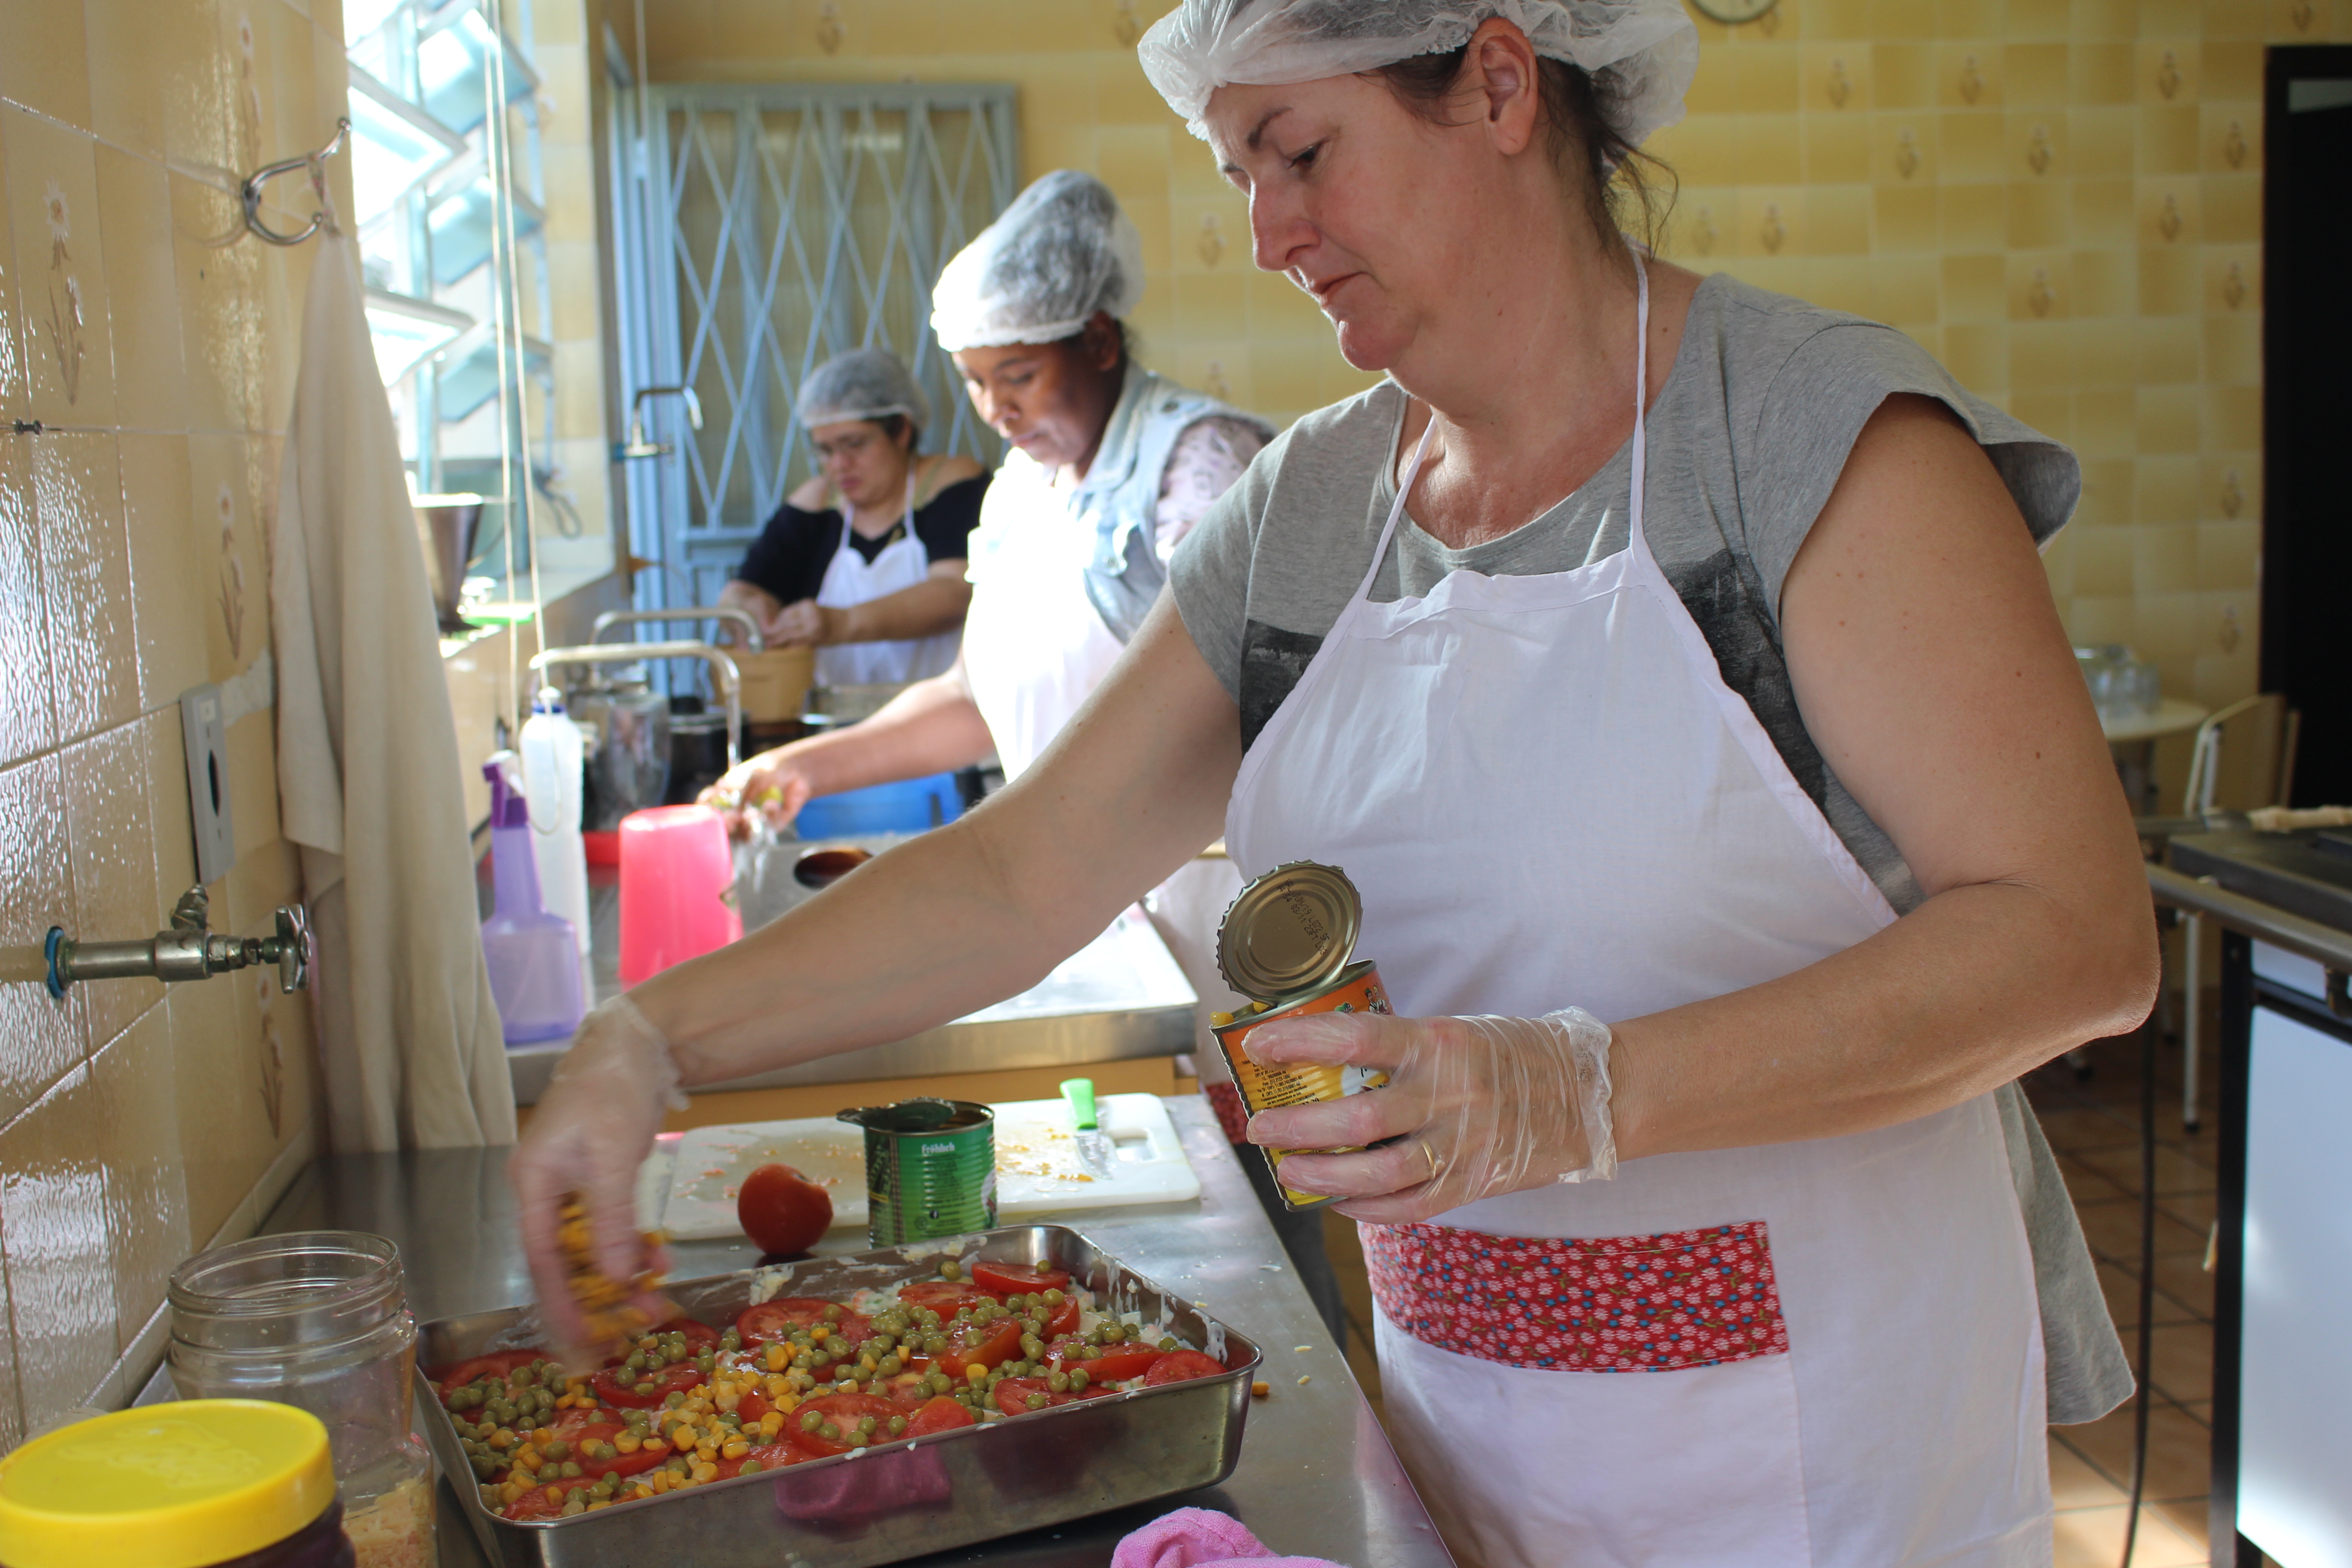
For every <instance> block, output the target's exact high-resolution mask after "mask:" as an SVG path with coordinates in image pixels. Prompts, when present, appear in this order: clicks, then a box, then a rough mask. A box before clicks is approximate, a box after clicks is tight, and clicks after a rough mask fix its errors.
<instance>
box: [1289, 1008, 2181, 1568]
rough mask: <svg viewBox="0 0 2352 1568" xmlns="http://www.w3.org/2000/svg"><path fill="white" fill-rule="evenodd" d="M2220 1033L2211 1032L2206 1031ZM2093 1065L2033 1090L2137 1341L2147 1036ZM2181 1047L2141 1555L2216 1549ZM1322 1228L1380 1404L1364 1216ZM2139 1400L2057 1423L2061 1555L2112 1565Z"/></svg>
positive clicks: (2168, 1566)
mask: <svg viewBox="0 0 2352 1568" xmlns="http://www.w3.org/2000/svg"><path fill="white" fill-rule="evenodd" d="M2208 1038H2209V1039H2210V1033H2209V1035H2208ZM2090 1056H2091V1059H2092V1072H2091V1076H2090V1077H2088V1078H2087V1079H2077V1078H2076V1077H2075V1076H2074V1072H2073V1071H2072V1070H2071V1069H2069V1068H2066V1067H2065V1066H2064V1064H2063V1063H2059V1064H2055V1065H2053V1066H2052V1067H2050V1068H2044V1069H2043V1070H2042V1072H2039V1073H2037V1074H2035V1075H2034V1076H2033V1078H2032V1079H2031V1080H2029V1082H2028V1084H2027V1089H2028V1092H2029V1094H2030V1095H2031V1097H2032V1100H2033V1103H2034V1106H2035V1108H2036V1109H2037V1110H2039V1111H2040V1112H2041V1115H2042V1127H2043V1129H2044V1130H2045V1131H2047V1132H2048V1133H2049V1135H2050V1142H2051V1146H2052V1147H2053V1149H2055V1150H2056V1151H2057V1153H2058V1161H2059V1164H2060V1166H2061V1168H2062V1169H2063V1171H2064V1173H2065V1176H2066V1185H2067V1190H2068V1191H2069V1192H2071V1193H2072V1194H2074V1208H2075V1213H2076V1214H2077V1215H2080V1216H2081V1218H2082V1222H2083V1231H2084V1235H2085V1236H2086V1237H2088V1238H2089V1240H2090V1243H2091V1250H2092V1251H2093V1253H2094V1254H2095V1255H2096V1256H2097V1258H2098V1260H2099V1279H2100V1282H2101V1284H2102V1285H2104V1286H2105V1289H2106V1297H2107V1306H2108V1310H2110V1311H2111V1312H2113V1313H2114V1314H2115V1320H2116V1327H2117V1329H2118V1330H2120V1331H2122V1333H2123V1336H2124V1348H2125V1351H2126V1353H2131V1352H2134V1350H2135V1335H2134V1333H2133V1330H2134V1329H2135V1328H2136V1327H2137V1323H2138V1321H2139V1317H2138V1308H2139V1301H2138V1279H2139V1205H2138V1194H2139V1045H2138V1042H2137V1040H2136V1039H2124V1040H2115V1041H2103V1042H2101V1043H2100V1044H2098V1045H2096V1046H2095V1047H2092V1048H2091V1052H2090ZM2179 1073H2180V1066H2179V1049H2178V1047H2173V1046H2169V1045H2168V1046H2166V1047H2163V1048H2162V1050H2161V1052H2160V1054H2159V1061H2158V1070H2157V1082H2158V1117H2157V1135H2158V1150H2157V1167H2156V1193H2157V1238H2156V1246H2157V1259H2156V1295H2155V1299H2154V1300H2155V1310H2154V1312H2153V1313H2152V1314H2151V1317H2150V1320H2149V1321H2150V1322H2151V1323H2152V1324H2153V1325H2154V1328H2155V1365H2154V1372H2153V1374H2152V1375H2151V1377H2150V1378H2149V1383H2150V1384H2151V1385H2152V1390H2153V1393H2152V1397H2153V1398H2154V1400H2155V1405H2154V1406H2153V1408H2152V1409H2151V1410H2150V1412H2149V1426H2148V1484H2147V1497H2146V1502H2145V1504H2144V1506H2143V1508H2142V1510H2141V1516H2140V1530H2139V1541H2138V1544H2137V1547H2136V1549H2135V1550H2134V1552H2133V1559H2132V1561H2133V1568H2188V1565H2189V1564H2194V1563H2204V1562H2205V1561H2206V1560H2207V1558H2206V1548H2205V1495H2206V1487H2207V1479H2206V1478H2207V1456H2208V1447H2209V1445H2210V1441H2211V1432H2210V1408H2211V1399H2212V1372H2213V1333H2212V1321H2211V1312H2212V1307H2213V1280H2212V1276H2211V1275H2210V1274H2207V1273H2206V1272H2205V1271H2204V1268H2203V1263H2204V1256H2205V1240H2206V1234H2207V1232H2208V1230H2209V1228H2210V1226H2211V1224H2212V1221H2213V1205H2214V1184H2213V1134H2212V1131H2211V1129H2212V1105H2213V1085H2212V1081H2211V1078H2212V1074H2211V1068H2210V1064H2209V1065H2208V1068H2207V1070H2206V1072H2205V1073H2203V1074H2201V1075H2200V1076H2202V1077H2204V1078H2205V1079H2207V1083H2206V1089H2205V1099H2204V1104H2205V1107H2206V1123H2205V1131H2203V1132H2202V1133H2201V1134H2200V1136H2197V1137H2194V1138H2191V1137H2188V1136H2186V1135H2184V1134H2183V1133H2182V1131H2181V1126H2180V1114H2179V1105H2180V1082H2179ZM1325 1236H1326V1237H1327V1240H1328V1245H1329V1247H1330V1250H1331V1258H1332V1261H1333V1262H1334V1264H1335V1265H1336V1266H1337V1267H1338V1269H1339V1283H1340V1289H1341V1291H1342V1293H1343V1294H1344V1295H1345V1296H1346V1298H1347V1302H1348V1327H1349V1343H1348V1361H1349V1365H1350V1366H1352V1367H1353V1368H1354V1369H1355V1373H1356V1377H1357V1380H1358V1381H1359V1382H1360V1383H1361V1384H1363V1385H1364V1392H1365V1394H1367V1395H1368V1396H1369V1397H1370V1400H1371V1403H1372V1408H1373V1409H1374V1410H1375V1411H1376V1412H1377V1411H1379V1410H1380V1409H1381V1377H1380V1369H1379V1367H1378V1366H1377V1365H1376V1364H1374V1362H1373V1359H1372V1351H1371V1339H1372V1335H1371V1317H1372V1305H1371V1291H1370V1286H1369V1284H1368V1283H1367V1281H1366V1279H1365V1276H1364V1267H1363V1253H1362V1251H1361V1250H1360V1247H1358V1245H1357V1241H1356V1227H1355V1226H1354V1225H1353V1224H1352V1223H1350V1222H1349V1221H1347V1220H1344V1219H1341V1218H1339V1216H1338V1215H1329V1216H1327V1218H1326V1220H1325ZM2132 1417H2133V1407H2132V1406H2131V1405H2128V1404H2126V1405H2125V1406H2124V1407H2123V1408H2122V1409H2120V1410H2117V1411H2116V1412H2115V1414H2113V1415H2109V1416H2107V1417H2105V1419H2103V1420H2099V1421H2095V1422H2092V1423H2090V1424H2088V1425H2086V1426H2059V1427H2053V1428H2052V1429H2051V1433H2050V1484H2051V1490H2052V1494H2053V1499H2054V1500H2055V1502H2056V1504H2057V1509H2058V1521H2057V1529H2056V1540H2055V1546H2056V1551H2055V1553H2054V1557H2055V1563H2056V1568H2094V1565H2096V1568H2114V1565H2115V1564H2116V1563H2118V1562H2119V1560H2120V1557H2121V1554H2122V1550H2123V1534H2124V1524H2125V1516H2126V1513H2127V1512H2128V1511H2129V1506H2128V1505H2129V1499H2130V1490H2129V1489H2130V1485H2131V1441H2132Z"/></svg>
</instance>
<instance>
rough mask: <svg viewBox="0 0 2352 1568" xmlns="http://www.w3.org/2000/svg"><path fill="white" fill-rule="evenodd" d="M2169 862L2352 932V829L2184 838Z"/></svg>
mask: <svg viewBox="0 0 2352 1568" xmlns="http://www.w3.org/2000/svg"><path fill="white" fill-rule="evenodd" d="M2168 858H2169V859H2170V861H2171V864H2172V868H2173V869H2174V870H2176V871H2181V872H2185V873H2186V874H2188V875H2189V876H2191V877H2210V878H2212V879H2213V880H2214V881H2216V882H2218V883H2219V884H2221V886H2222V887H2223V888H2225V889H2228V890H2229V891H2231V892H2232V893H2242V894H2244V895H2245V896H2246V897H2248V898H2250V899H2260V900H2262V901H2263V902H2264V903H2266V904H2272V905H2275V906H2276V907H2277V908H2279V909H2282V910H2286V911H2287V912H2288V913H2290V914H2296V915H2301V916H2302V917H2303V918H2304V919H2305V920H2307V921H2318V922H2319V923H2320V924H2321V925H2325V926H2333V927H2335V928H2336V930H2337V931H2352V829H2345V828H2333V829H2329V830H2327V831H2325V832H2303V833H2194V834H2183V835H2181V836H2179V837H2176V838H2174V839H2173V840H2172V841H2171V846H2170V850H2169V856H2168Z"/></svg>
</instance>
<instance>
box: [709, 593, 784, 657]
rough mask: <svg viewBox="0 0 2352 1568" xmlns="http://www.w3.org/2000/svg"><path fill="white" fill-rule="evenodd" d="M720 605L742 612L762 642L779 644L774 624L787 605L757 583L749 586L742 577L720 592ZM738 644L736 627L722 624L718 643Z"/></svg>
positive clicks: (724, 622) (727, 623) (721, 622)
mask: <svg viewBox="0 0 2352 1568" xmlns="http://www.w3.org/2000/svg"><path fill="white" fill-rule="evenodd" d="M719 604H720V605H723V606H725V607H727V608H730V609H737V610H741V611H742V612H743V613H744V614H746V615H748V616H751V619H752V621H753V622H754V623H756V624H757V625H758V626H759V628H760V636H761V638H762V639H763V640H765V641H768V642H775V641H778V640H779V639H778V638H777V637H776V635H775V622H776V617H777V616H781V615H782V614H783V613H784V602H783V601H782V599H779V598H777V597H776V596H775V595H773V594H771V593H769V592H768V591H767V590H766V589H765V588H762V587H761V586H760V585H759V584H757V583H751V582H746V581H745V580H744V579H742V578H740V577H737V578H734V579H732V580H731V581H730V582H729V583H728V584H727V586H725V587H724V588H721V589H719ZM735 640H736V633H735V627H734V626H733V625H732V624H731V623H730V622H727V621H720V622H719V642H720V643H721V644H732V643H733V642H734V641H735Z"/></svg>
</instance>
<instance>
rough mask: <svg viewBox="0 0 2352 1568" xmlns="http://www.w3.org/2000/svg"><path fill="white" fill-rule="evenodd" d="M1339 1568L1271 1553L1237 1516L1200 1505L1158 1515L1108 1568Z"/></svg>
mask: <svg viewBox="0 0 2352 1568" xmlns="http://www.w3.org/2000/svg"><path fill="white" fill-rule="evenodd" d="M1241 1563H1247V1564H1248V1565H1249V1568H1340V1564H1339V1563H1329V1562H1326V1561H1325V1560H1324V1559H1322V1558H1320V1557H1276V1555H1275V1554H1274V1553H1273V1552H1268V1551H1267V1550H1266V1549H1265V1544H1264V1543H1263V1542H1260V1541H1259V1540H1258V1538H1257V1537H1256V1536H1255V1535H1252V1534H1251V1533H1250V1532H1249V1529H1248V1527H1247V1526H1245V1525H1244V1524H1243V1523H1242V1521H1240V1520H1237V1519H1234V1518H1232V1517H1231V1516H1229V1515H1226V1514H1222V1513H1218V1512H1216V1511H1214V1510H1211V1509H1205V1508H1180V1509H1178V1510H1176V1511H1175V1512H1173V1513H1169V1514H1162V1515H1161V1516H1160V1518H1158V1519H1155V1520H1153V1521H1151V1522H1150V1524H1147V1525H1145V1526H1144V1527H1143V1528H1142V1529H1141V1530H1139V1531H1136V1532H1135V1533H1134V1534H1132V1535H1130V1536H1129V1537H1128V1538H1127V1539H1126V1540H1124V1541H1122V1542H1119V1543H1118V1551H1116V1552H1112V1553H1111V1554H1110V1568H1228V1565H1232V1564H1241Z"/></svg>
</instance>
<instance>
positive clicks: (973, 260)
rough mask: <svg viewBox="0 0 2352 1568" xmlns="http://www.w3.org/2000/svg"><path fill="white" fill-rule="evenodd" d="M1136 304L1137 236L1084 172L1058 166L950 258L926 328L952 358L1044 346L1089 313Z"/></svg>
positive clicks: (1139, 275)
mask: <svg viewBox="0 0 2352 1568" xmlns="http://www.w3.org/2000/svg"><path fill="white" fill-rule="evenodd" d="M1142 298H1143V237H1142V236H1141V235H1139V234H1138V233H1137V232H1136V228H1135V225H1134V224H1132V223H1130V222H1129V221H1128V216H1127V215H1126V214H1125V213H1123V212H1121V211H1119V210H1118V197H1116V196H1114V195H1111V194H1110V187H1109V186H1108V185H1106V184H1103V183H1102V182H1101V181H1100V180H1097V179H1096V178H1095V177H1094V176H1093V175H1092V174H1081V173H1079V172H1078V171H1077V170H1076V169H1056V170H1055V171H1054V172H1053V173H1052V174H1045V175H1041V176H1039V178H1038V179H1037V181H1036V183H1035V184H1032V185H1031V186H1030V187H1029V188H1028V189H1027V190H1025V191H1024V192H1022V193H1021V194H1020V195H1018V196H1016V197H1014V198H1013V205H1011V206H1009V207H1006V208H1005V209H1004V213H1003V216H1001V217H999V218H998V219H997V220H996V221H995V222H994V223H992V224H990V225H989V226H987V227H986V228H984V229H982V230H981V231H980V237H978V238H977V239H974V240H973V241H972V242H971V244H970V245H967V246H965V247H963V248H962V249H961V251H958V252H957V253H956V258H955V259H954V260H953V261H950V262H949V263H948V264H947V267H946V268H944V269H943V270H942V271H941V272H940V280H939V282H938V283H937V284H935V285H933V286H932V289H931V331H933V332H935V333H937V334H938V336H939V340H940V347H941V348H943V349H945V350H947V351H948V352H949V353H958V352H960V351H961V350H964V349H986V348H997V347H1000V346H1002V345H1003V344H1005V343H1050V342H1058V341H1059V340H1061V339H1063V338H1066V337H1068V336H1070V335H1071V334H1072V333H1074V332H1076V331H1077V330H1078V329H1079V328H1081V327H1083V326H1085V325H1086V324H1087V321H1088V320H1089V319H1091V318H1092V317H1093V315H1094V313H1095V312H1096V311H1097V310H1108V311H1109V312H1110V313H1111V314H1112V315H1113V316H1125V315H1126V314H1127V313H1128V312H1129V311H1130V310H1134V309H1135V306H1136V302H1137V301H1138V300H1140V299H1142Z"/></svg>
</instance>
